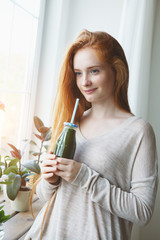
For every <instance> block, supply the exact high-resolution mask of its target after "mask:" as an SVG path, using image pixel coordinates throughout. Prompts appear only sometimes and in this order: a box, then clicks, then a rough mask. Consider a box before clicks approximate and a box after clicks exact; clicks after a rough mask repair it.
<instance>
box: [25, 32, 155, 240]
mask: <svg viewBox="0 0 160 240" xmlns="http://www.w3.org/2000/svg"><path fill="white" fill-rule="evenodd" d="M128 79H129V71H128V65H127V61H126V58H125V54H124V52H123V49H122V47H121V46H120V44H119V43H118V42H117V41H116V40H115V39H114V38H113V37H112V36H110V35H109V34H107V33H105V32H89V31H87V30H84V31H82V32H81V33H80V34H79V36H78V37H77V38H76V40H75V41H74V42H73V44H72V45H71V47H70V48H69V50H68V52H67V54H66V57H65V60H64V63H63V65H62V68H61V72H60V77H59V85H58V90H57V95H56V99H55V104H54V110H55V119H54V124H53V136H52V149H53V148H54V145H55V142H56V139H57V137H58V135H59V134H60V132H61V130H62V129H63V122H65V121H70V119H71V115H72V111H73V107H74V104H75V99H76V98H77V97H78V98H80V103H79V107H78V111H77V114H76V122H77V123H78V126H79V127H78V129H77V132H76V144H77V146H76V152H75V155H74V159H65V158H57V157H56V156H55V155H54V154H53V153H52V152H50V153H49V154H47V156H46V159H45V160H44V162H43V167H42V180H41V181H40V182H39V184H38V185H37V195H38V196H39V198H40V199H42V200H43V201H46V202H48V201H49V200H50V199H51V197H52V195H53V193H54V192H55V191H56V192H57V196H56V201H55V204H54V208H53V206H52V201H51V204H50V206H49V208H48V212H47V215H46V222H45V224H44V229H43V239H46V240H51V239H54V240H114V239H116V240H122V239H123V240H129V239H130V238H131V230H132V226H133V223H136V224H139V225H145V224H147V223H148V222H149V221H150V219H151V216H152V213H153V208H154V203H155V197H156V191H157V182H158V180H157V158H156V143H155V136H154V132H153V129H152V127H151V125H150V124H149V123H148V122H146V121H145V120H143V119H142V118H139V117H136V116H134V115H133V114H132V113H131V111H130V107H129V104H128V98H127V89H128ZM46 204H47V203H46ZM45 208H46V205H45V206H44V208H43V209H42V210H41V212H40V213H39V215H38V217H37V218H36V220H35V222H34V224H33V226H32V228H31V230H30V231H29V233H28V234H27V236H26V238H25V239H27V240H28V239H33V240H35V239H37V240H38V239H40V227H41V223H42V218H43V215H44V212H45Z"/></svg>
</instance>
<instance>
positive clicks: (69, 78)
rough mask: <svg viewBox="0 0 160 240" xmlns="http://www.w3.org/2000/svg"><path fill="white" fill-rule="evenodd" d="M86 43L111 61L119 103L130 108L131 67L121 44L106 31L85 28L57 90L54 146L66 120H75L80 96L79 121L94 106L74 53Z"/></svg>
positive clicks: (69, 54) (72, 48) (66, 60)
mask: <svg viewBox="0 0 160 240" xmlns="http://www.w3.org/2000/svg"><path fill="white" fill-rule="evenodd" d="M84 47H92V48H94V49H95V50H97V53H98V55H99V57H102V58H103V59H104V61H106V62H108V63H109V64H110V66H111V68H112V69H113V71H114V72H115V75H116V81H115V103H116V105H117V106H118V107H119V108H121V109H123V110H125V111H127V112H130V107H129V104H128V95H127V92H128V81H129V69H128V64H127V60H126V57H125V54H124V51H123V49H122V47H121V45H120V44H119V43H118V41H117V40H116V39H115V38H113V37H112V36H111V35H109V34H108V33H106V32H89V31H88V30H83V31H82V32H81V33H80V34H79V35H78V36H77V38H76V39H75V41H74V42H73V43H72V45H71V46H70V47H69V49H68V51H67V53H66V56H65V58H64V61H63V64H62V67H61V70H60V74H59V82H58V88H57V93H56V96H55V101H54V104H53V130H52V131H53V133H52V140H51V149H52V150H53V149H54V146H55V142H56V140H57V137H58V136H59V134H60V132H61V131H62V129H63V123H64V122H70V120H71V116H72V112H73V108H74V104H75V101H76V98H79V99H80V101H79V105H78V109H77V112H76V116H75V123H77V122H79V121H80V119H81V117H82V114H83V112H84V111H85V110H87V109H89V108H90V107H91V104H90V103H89V102H87V101H86V100H85V98H84V97H83V95H82V94H81V93H80V91H79V89H78V87H77V85H76V80H75V74H74V71H73V58H74V55H75V53H76V52H77V51H78V50H79V49H81V48H84Z"/></svg>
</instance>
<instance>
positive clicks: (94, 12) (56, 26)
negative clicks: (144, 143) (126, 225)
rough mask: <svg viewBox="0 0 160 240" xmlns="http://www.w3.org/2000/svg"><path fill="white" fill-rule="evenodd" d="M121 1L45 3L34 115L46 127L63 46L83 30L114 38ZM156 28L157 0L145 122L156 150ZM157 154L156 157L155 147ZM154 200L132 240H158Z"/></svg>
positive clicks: (159, 71)
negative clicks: (145, 221)
mask: <svg viewBox="0 0 160 240" xmlns="http://www.w3.org/2000/svg"><path fill="white" fill-rule="evenodd" d="M124 1H125V0H112V1H111V0H46V15H45V22H44V33H43V41H42V51H41V60H40V70H39V79H38V91H37V98H36V99H37V102H36V108H35V114H37V115H38V116H40V117H41V118H42V120H44V122H45V123H46V124H50V116H51V109H52V103H53V98H54V96H55V92H56V86H57V78H58V72H59V67H60V64H61V60H62V56H63V52H64V51H65V48H66V46H67V45H68V44H69V43H70V41H72V39H73V38H74V37H75V36H76V35H77V34H78V33H79V32H80V30H81V29H83V28H86V29H88V30H91V31H96V30H102V31H106V32H108V33H110V34H111V35H113V36H114V37H115V38H117V37H118V33H119V28H120V22H121V14H122V9H123V4H124ZM132 1H134V0H132ZM159 25H160V1H159V0H157V12H156V22H155V29H154V37H153V51H152V65H151V81H150V94H149V100H148V101H149V105H148V120H149V121H150V122H151V124H152V126H153V128H154V130H155V133H156V137H157V146H158V147H159V145H160V111H159V108H158V103H159V102H160V94H159V90H160V81H159V76H160V68H159V56H160V45H159V42H160V28H159ZM143 93H144V92H143ZM143 96H144V94H143ZM142 102H144V101H142ZM158 152H159V156H160V150H159V148H158ZM159 197H160V193H158V198H159ZM158 198H157V203H156V209H155V212H154V216H153V219H152V221H151V223H150V224H149V225H148V226H146V227H144V228H140V229H139V228H138V227H135V228H134V232H133V237H132V240H150V239H154V240H159V238H160V228H159V219H160V206H159V204H158Z"/></svg>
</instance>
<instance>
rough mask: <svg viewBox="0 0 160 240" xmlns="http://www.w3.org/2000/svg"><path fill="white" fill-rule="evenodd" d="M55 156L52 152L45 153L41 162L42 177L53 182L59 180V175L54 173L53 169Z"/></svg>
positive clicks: (55, 162) (55, 166) (55, 167)
mask: <svg viewBox="0 0 160 240" xmlns="http://www.w3.org/2000/svg"><path fill="white" fill-rule="evenodd" d="M57 164H58V162H57V160H56V156H55V155H54V154H52V153H49V154H46V156H45V159H43V163H42V169H41V171H42V177H43V178H44V179H45V180H46V181H48V182H49V183H52V184H55V183H58V182H59V181H60V177H59V176H57V175H55V170H56V169H57Z"/></svg>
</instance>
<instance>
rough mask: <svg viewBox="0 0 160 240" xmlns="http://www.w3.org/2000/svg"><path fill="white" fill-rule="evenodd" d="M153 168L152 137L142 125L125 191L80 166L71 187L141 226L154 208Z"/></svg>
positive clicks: (117, 214) (155, 155) (148, 218)
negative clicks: (127, 189)
mask: <svg viewBox="0 0 160 240" xmlns="http://www.w3.org/2000/svg"><path fill="white" fill-rule="evenodd" d="M157 169H158V167H157V154H156V143H155V136H154V132H153V129H152V127H151V126H150V125H149V124H146V125H145V127H144V128H143V134H142V138H141V141H140V143H139V146H138V149H137V154H136V156H135V161H134V164H133V169H132V173H131V180H130V191H129V192H127V191H124V190H122V189H121V188H119V187H117V186H115V185H113V184H111V183H110V182H109V181H108V180H107V178H103V177H101V176H100V174H99V173H98V172H96V171H94V170H92V169H91V168H89V167H88V166H87V165H86V164H84V163H83V164H82V167H81V169H80V171H79V173H78V175H77V177H76V179H75V180H74V181H73V183H72V184H74V185H77V186H80V187H81V188H82V189H84V190H85V191H86V192H87V193H88V194H90V197H91V201H93V202H94V203H96V204H99V205H100V206H101V207H102V208H104V209H105V210H107V211H109V212H110V213H112V214H113V215H116V216H118V217H121V218H124V219H126V220H128V221H131V222H133V223H136V224H139V225H145V224H147V223H148V222H149V221H150V219H151V216H152V213H153V209H154V203H155V198H156V192H157V185H158V177H157V176H158V173H157V171H158V170H157Z"/></svg>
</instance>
